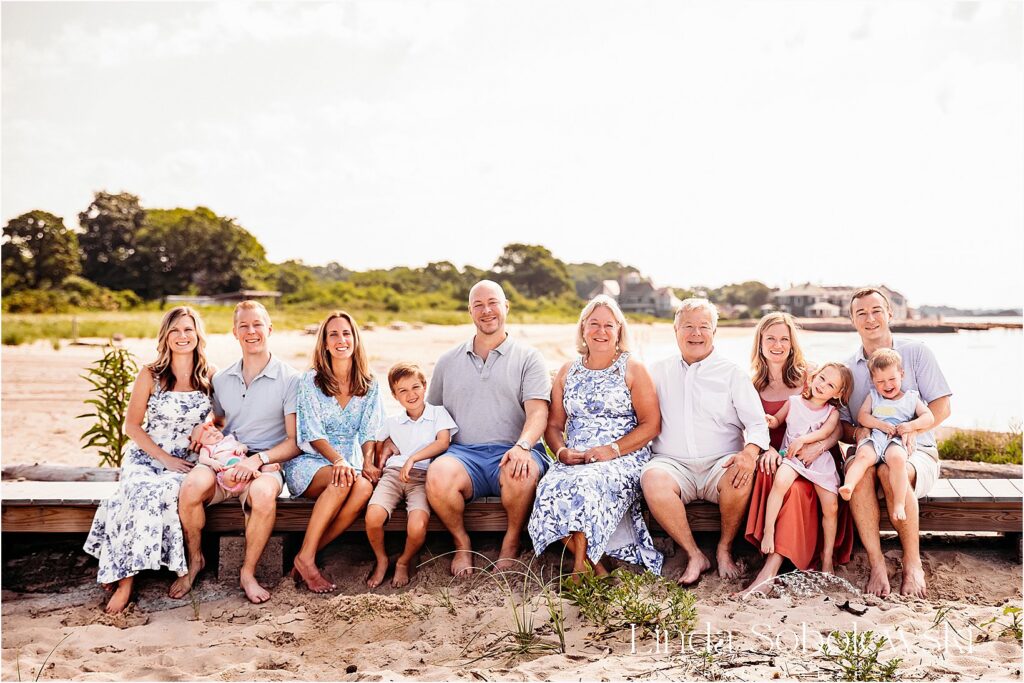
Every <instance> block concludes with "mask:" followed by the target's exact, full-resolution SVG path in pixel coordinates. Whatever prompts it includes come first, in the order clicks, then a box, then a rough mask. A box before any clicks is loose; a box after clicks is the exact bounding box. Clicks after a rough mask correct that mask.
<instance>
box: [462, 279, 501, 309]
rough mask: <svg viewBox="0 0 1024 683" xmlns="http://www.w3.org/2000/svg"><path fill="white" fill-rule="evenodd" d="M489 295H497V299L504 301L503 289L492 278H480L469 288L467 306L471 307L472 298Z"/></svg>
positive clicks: (487, 296) (485, 297)
mask: <svg viewBox="0 0 1024 683" xmlns="http://www.w3.org/2000/svg"><path fill="white" fill-rule="evenodd" d="M491 297H497V299H498V301H500V302H502V303H505V301H506V299H505V290H503V289H502V288H501V285H499V284H498V283H497V282H495V281H494V280H480V282H478V283H476V284H475V285H473V287H472V288H470V290H469V307H470V308H471V309H472V308H473V301H474V299H479V298H484V299H490V298H491Z"/></svg>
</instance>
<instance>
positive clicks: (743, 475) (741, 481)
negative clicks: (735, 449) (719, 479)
mask: <svg viewBox="0 0 1024 683" xmlns="http://www.w3.org/2000/svg"><path fill="white" fill-rule="evenodd" d="M756 466H757V463H756V462H755V460H754V456H752V455H751V454H750V453H749V452H748V451H746V450H742V451H740V452H739V453H735V454H733V455H731V456H729V458H728V459H727V460H726V461H725V462H724V463H722V468H723V469H729V468H730V467H731V468H733V473H732V481H731V482H730V483H731V484H732V486H733V488H736V489H739V488H743V487H744V486H746V485H747V484H748V483H749V482H750V479H751V477H753V476H754V468H755V467H756Z"/></svg>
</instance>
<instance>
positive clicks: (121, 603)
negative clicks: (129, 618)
mask: <svg viewBox="0 0 1024 683" xmlns="http://www.w3.org/2000/svg"><path fill="white" fill-rule="evenodd" d="M131 599H132V582H131V580H128V579H125V580H122V581H119V582H118V584H117V588H116V589H115V590H114V593H113V595H111V596H110V600H109V601H107V606H106V608H105V609H104V610H103V611H104V612H106V613H107V614H110V615H114V614H120V613H121V612H123V611H124V608H125V607H127V606H128V603H129V602H130V601H131Z"/></svg>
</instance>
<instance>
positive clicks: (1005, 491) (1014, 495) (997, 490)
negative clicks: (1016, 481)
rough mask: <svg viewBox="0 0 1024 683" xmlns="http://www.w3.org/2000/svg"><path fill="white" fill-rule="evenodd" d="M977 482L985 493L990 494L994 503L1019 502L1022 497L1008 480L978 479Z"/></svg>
mask: <svg viewBox="0 0 1024 683" xmlns="http://www.w3.org/2000/svg"><path fill="white" fill-rule="evenodd" d="M978 481H979V483H980V484H981V485H982V486H984V487H985V490H986V491H988V492H989V493H990V494H992V500H994V501H996V502H1010V501H1014V500H1017V501H1019V500H1021V499H1022V496H1024V494H1021V492H1020V491H1018V490H1017V487H1016V486H1014V485H1013V482H1012V481H1010V480H1009V479H979V480H978Z"/></svg>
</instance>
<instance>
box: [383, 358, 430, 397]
mask: <svg viewBox="0 0 1024 683" xmlns="http://www.w3.org/2000/svg"><path fill="white" fill-rule="evenodd" d="M406 377H415V378H416V379H418V380H419V381H420V382H422V383H423V386H424V388H425V387H426V386H427V376H426V375H424V374H423V371H422V370H420V366H418V365H416V364H415V363H396V364H395V365H393V366H392V367H391V369H390V370H388V387H389V388H390V389H391V393H392V394H393V393H395V385H396V384H398V383H399V382H401V381H402V380H403V379H405V378H406Z"/></svg>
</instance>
